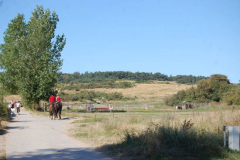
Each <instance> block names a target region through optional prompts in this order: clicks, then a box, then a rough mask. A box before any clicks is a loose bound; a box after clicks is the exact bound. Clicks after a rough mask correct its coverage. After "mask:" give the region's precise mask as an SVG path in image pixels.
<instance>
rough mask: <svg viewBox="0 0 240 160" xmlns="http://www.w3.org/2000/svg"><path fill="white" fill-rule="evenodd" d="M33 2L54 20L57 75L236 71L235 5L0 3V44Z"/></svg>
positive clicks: (227, 0)
mask: <svg viewBox="0 0 240 160" xmlns="http://www.w3.org/2000/svg"><path fill="white" fill-rule="evenodd" d="M36 5H43V7H44V8H45V9H46V8H49V9H50V10H51V11H55V12H56V13H57V14H58V16H59V19H60V21H59V23H58V26H57V30H56V33H57V34H60V35H61V34H63V33H64V34H65V36H66V38H67V44H66V46H65V48H64V50H63V51H62V59H63V60H64V62H63V66H62V69H61V71H62V72H63V73H73V72H80V73H84V72H85V71H88V72H95V71H131V72H152V73H156V72H160V73H162V74H166V75H168V76H169V75H174V76H175V75H194V76H210V75H212V74H223V75H226V76H228V78H229V79H230V82H231V83H238V82H239V80H240V74H239V71H238V69H239V68H240V62H239V60H240V1H239V0H181V1H179V0H68V1H67V0H0V15H1V16H0V44H2V43H4V41H3V37H4V34H3V32H4V31H5V30H6V29H7V25H8V23H9V22H10V20H11V19H13V18H14V17H16V16H17V13H21V14H24V15H25V19H26V21H28V20H29V18H30V16H31V12H32V11H33V9H34V8H36Z"/></svg>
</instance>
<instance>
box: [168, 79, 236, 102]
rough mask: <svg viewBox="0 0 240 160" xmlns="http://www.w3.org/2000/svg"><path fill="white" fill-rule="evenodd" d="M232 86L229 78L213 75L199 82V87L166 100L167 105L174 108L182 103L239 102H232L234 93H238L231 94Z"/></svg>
mask: <svg viewBox="0 0 240 160" xmlns="http://www.w3.org/2000/svg"><path fill="white" fill-rule="evenodd" d="M231 86H232V84H230V82H229V80H228V78H227V76H225V75H220V74H213V75H211V76H210V77H209V78H208V79H202V80H200V81H198V82H197V87H191V88H189V89H187V90H183V91H179V92H178V93H177V94H175V95H173V96H170V97H167V98H166V99H165V103H166V104H167V105H170V106H174V105H179V104H180V103H181V102H182V101H192V102H198V103H207V102H210V101H215V102H220V101H226V100H227V99H228V100H229V101H234V102H238V101H237V100H235V99H234V100H230V98H229V97H232V94H233V93H235V92H237V91H235V90H234V91H231V92H229V90H230V89H231ZM226 95H228V96H226ZM224 97H225V98H224ZM236 99H237V98H236ZM238 100H239V98H238ZM229 104H233V102H229ZM235 104H236V103H235ZM239 104H240V103H239Z"/></svg>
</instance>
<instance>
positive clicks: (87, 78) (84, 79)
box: [58, 71, 207, 84]
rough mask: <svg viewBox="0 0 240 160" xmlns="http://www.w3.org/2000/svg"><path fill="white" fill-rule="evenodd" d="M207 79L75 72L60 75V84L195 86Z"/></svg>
mask: <svg viewBox="0 0 240 160" xmlns="http://www.w3.org/2000/svg"><path fill="white" fill-rule="evenodd" d="M206 78H207V77H203V76H198V77H196V76H192V75H189V76H182V75H178V76H171V77H168V76H167V75H164V74H161V73H159V72H157V73H154V74H153V73H147V72H135V73H133V72H124V71H115V72H94V73H92V72H85V73H79V72H75V73H73V74H66V73H60V74H59V75H58V83H70V82H74V83H76V82H81V83H91V82H106V81H110V80H121V79H126V80H134V81H137V82H146V81H149V80H156V81H177V82H178V83H182V84H187V83H189V84H194V83H196V82H197V81H198V80H201V79H206Z"/></svg>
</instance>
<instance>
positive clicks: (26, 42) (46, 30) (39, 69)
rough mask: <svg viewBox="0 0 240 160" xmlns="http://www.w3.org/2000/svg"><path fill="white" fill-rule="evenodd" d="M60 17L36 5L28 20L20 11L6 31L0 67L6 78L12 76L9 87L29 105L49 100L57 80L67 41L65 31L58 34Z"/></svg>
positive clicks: (0, 46)
mask: <svg viewBox="0 0 240 160" xmlns="http://www.w3.org/2000/svg"><path fill="white" fill-rule="evenodd" d="M58 21H59V19H58V15H57V14H56V13H55V12H52V13H51V12H50V10H49V9H46V10H44V8H43V7H42V6H37V8H36V9H34V11H33V12H32V16H31V18H30V20H29V21H28V22H27V23H26V22H25V19H24V15H22V14H18V15H17V17H15V18H14V19H13V20H11V22H10V23H9V24H8V28H7V29H6V31H5V32H4V34H5V36H4V41H5V43H4V44H1V45H0V51H1V56H0V68H2V69H4V70H5V77H6V79H8V78H10V79H11V82H10V83H6V88H7V89H8V90H9V91H11V92H12V93H19V94H20V95H21V96H22V98H23V102H24V103H25V104H28V105H27V106H32V105H33V104H36V103H37V104H38V103H39V102H40V100H46V99H47V98H48V97H49V95H50V94H51V93H52V92H53V90H54V86H55V84H56V83H57V73H58V71H59V70H60V67H61V66H62V60H61V51H62V50H63V48H64V46H65V43H66V39H65V37H64V35H62V36H59V35H57V36H55V33H54V32H55V29H56V27H57V22H58ZM13 62H14V63H13Z"/></svg>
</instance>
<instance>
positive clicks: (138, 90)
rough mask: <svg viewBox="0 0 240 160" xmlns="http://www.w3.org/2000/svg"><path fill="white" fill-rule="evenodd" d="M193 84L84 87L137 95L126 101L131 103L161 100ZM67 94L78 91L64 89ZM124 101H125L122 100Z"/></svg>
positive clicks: (168, 83)
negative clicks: (122, 87) (120, 87)
mask: <svg viewBox="0 0 240 160" xmlns="http://www.w3.org/2000/svg"><path fill="white" fill-rule="evenodd" d="M190 87H195V85H186V84H177V83H176V82H161V81H151V83H150V84H143V83H135V86H134V87H133V88H126V89H119V88H114V89H106V88H97V89H85V90H88V91H90V90H92V91H100V92H106V93H113V92H120V93H122V94H123V95H124V96H126V97H137V98H136V99H135V100H134V101H128V102H132V103H152V102H163V99H164V98H165V97H167V96H169V95H173V94H176V93H177V92H178V91H181V90H185V89H187V88H190ZM64 92H66V93H68V94H75V93H79V92H80V91H76V90H64ZM124 103H126V102H124Z"/></svg>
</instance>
